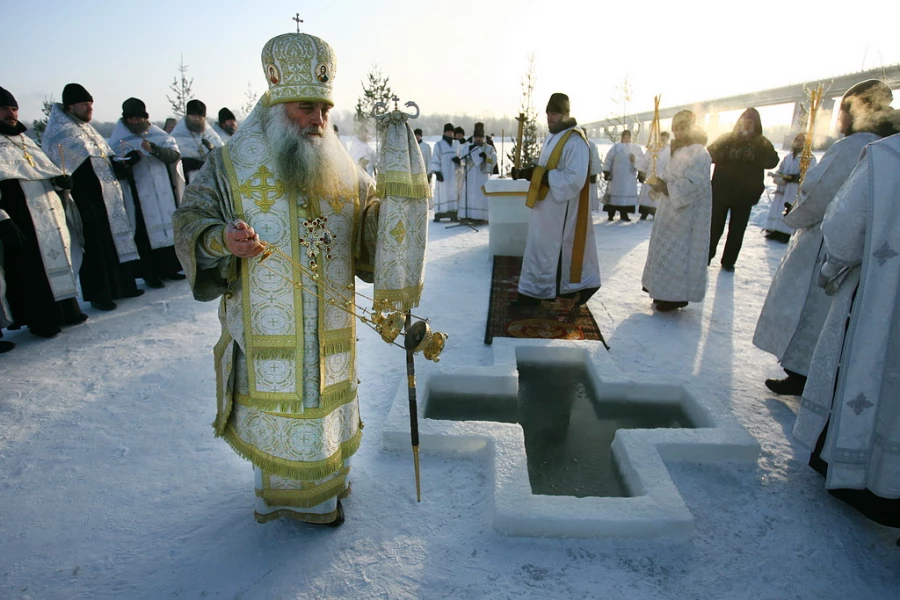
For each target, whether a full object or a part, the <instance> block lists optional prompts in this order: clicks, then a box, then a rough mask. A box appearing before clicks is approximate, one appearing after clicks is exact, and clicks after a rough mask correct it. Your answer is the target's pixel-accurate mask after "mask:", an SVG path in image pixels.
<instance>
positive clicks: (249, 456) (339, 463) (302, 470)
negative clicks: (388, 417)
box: [222, 424, 362, 480]
mask: <svg viewBox="0 0 900 600" xmlns="http://www.w3.org/2000/svg"><path fill="white" fill-rule="evenodd" d="M222 437H224V438H225V441H226V442H228V445H229V446H231V448H232V450H234V451H235V452H237V453H238V455H239V456H240V457H241V458H244V459H245V460H249V461H250V462H251V463H253V464H254V465H256V466H257V467H259V468H260V469H262V470H263V471H266V472H268V473H271V474H272V475H278V476H279V477H284V478H286V479H300V480H311V479H325V478H326V477H328V476H329V475H333V474H334V473H337V472H338V471H339V470H340V469H341V468H342V467H343V466H344V459H346V458H349V457H351V456H353V454H355V453H356V451H357V450H359V444H360V442H361V441H362V429H360V430H358V431H357V432H356V434H355V435H354V436H353V437H352V438H350V439H349V440H347V441H346V442H344V443H342V444H341V446H340V448H339V449H338V451H337V452H335V453H334V454H332V455H331V456H329V457H328V458H326V459H324V460H319V461H315V462H300V461H293V460H288V459H286V458H279V457H277V456H272V455H271V454H266V453H265V452H261V451H259V450H257V449H256V448H255V447H254V446H252V445H250V444H248V443H247V442H245V441H244V440H242V439H241V438H240V437H239V436H238V435H237V433H236V432H235V431H234V427H233V426H232V425H230V424H229V425H228V427H227V428H226V429H225V432H224V433H223V435H222Z"/></svg>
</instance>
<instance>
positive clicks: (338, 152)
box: [264, 104, 347, 198]
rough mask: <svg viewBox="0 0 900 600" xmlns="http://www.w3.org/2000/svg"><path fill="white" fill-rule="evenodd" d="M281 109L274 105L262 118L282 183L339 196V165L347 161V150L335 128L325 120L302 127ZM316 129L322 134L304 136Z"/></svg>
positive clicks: (322, 193)
mask: <svg viewBox="0 0 900 600" xmlns="http://www.w3.org/2000/svg"><path fill="white" fill-rule="evenodd" d="M284 109H285V107H284V105H283V104H276V105H275V106H272V107H271V108H269V110H268V112H267V113H266V114H265V117H264V118H265V130H266V137H267V138H268V141H269V148H270V150H271V151H272V155H273V157H274V158H275V161H276V162H277V164H278V170H279V172H280V173H281V177H282V179H283V180H284V182H285V184H287V186H288V188H289V189H291V190H302V189H305V190H309V191H310V192H311V193H312V194H313V195H315V196H318V197H325V198H333V197H336V196H339V195H341V175H340V174H341V168H340V166H341V164H342V163H343V162H344V161H346V160H347V151H346V150H344V147H343V146H342V145H341V143H340V141H339V140H338V138H337V136H336V135H334V130H333V129H332V128H331V127H330V126H329V125H328V124H327V123H326V126H325V127H323V128H316V127H307V128H303V129H301V128H300V127H298V126H297V124H296V123H294V122H293V121H291V120H290V119H288V118H287V116H286V114H285V110H284ZM316 130H318V131H319V132H320V133H321V135H322V137H315V136H310V135H307V133H309V132H311V131H316Z"/></svg>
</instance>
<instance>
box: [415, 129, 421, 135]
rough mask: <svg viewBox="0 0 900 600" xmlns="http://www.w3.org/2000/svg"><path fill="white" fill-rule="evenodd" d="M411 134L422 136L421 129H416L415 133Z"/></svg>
mask: <svg viewBox="0 0 900 600" xmlns="http://www.w3.org/2000/svg"><path fill="white" fill-rule="evenodd" d="M413 133H414V134H416V135H422V130H421V129H416V130H415V131H413Z"/></svg>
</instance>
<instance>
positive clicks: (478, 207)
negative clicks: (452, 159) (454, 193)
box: [458, 123, 497, 222]
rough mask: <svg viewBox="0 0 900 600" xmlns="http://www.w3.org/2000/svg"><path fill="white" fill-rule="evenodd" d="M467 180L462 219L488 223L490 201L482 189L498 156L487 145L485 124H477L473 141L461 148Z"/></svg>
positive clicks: (461, 208) (461, 202) (460, 213)
mask: <svg viewBox="0 0 900 600" xmlns="http://www.w3.org/2000/svg"><path fill="white" fill-rule="evenodd" d="M459 154H460V157H461V159H462V165H463V169H464V170H465V174H464V177H465V180H464V182H463V190H462V195H461V196H460V202H459V213H458V216H459V218H460V219H467V220H470V221H481V222H487V218H488V204H487V203H488V199H487V195H485V193H484V188H483V187H482V186H483V185H484V183H485V182H486V181H487V180H488V179H490V177H491V173H492V172H493V170H494V165H495V164H497V154H496V152H495V151H494V148H493V147H492V146H489V145H488V144H486V143H485V135H484V123H475V132H474V133H473V134H472V141H471V142H466V143H465V144H463V145H462V146H461V147H460V150H459Z"/></svg>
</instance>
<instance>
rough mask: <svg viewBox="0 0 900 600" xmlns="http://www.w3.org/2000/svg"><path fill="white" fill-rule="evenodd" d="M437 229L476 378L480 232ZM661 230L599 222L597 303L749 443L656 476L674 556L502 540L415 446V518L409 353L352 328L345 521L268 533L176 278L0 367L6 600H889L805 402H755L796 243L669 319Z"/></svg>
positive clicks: (438, 297) (464, 489)
mask: <svg viewBox="0 0 900 600" xmlns="http://www.w3.org/2000/svg"><path fill="white" fill-rule="evenodd" d="M764 201H765V197H764ZM766 209H767V207H766V206H765V205H761V206H760V207H759V208H758V209H757V213H756V216H757V217H759V216H760V215H762V216H763V218H764V211H765V210H766ZM601 217H602V218H601ZM756 220H758V219H755V220H754V222H755V221H756ZM429 227H430V231H429V235H430V240H429V249H428V264H427V274H426V277H427V279H426V288H425V296H424V298H423V302H422V306H421V307H420V308H419V309H418V310H417V311H416V312H417V313H418V314H421V315H427V316H429V317H431V318H432V320H433V325H434V327H435V328H437V329H439V330H441V331H445V332H448V333H450V336H451V337H450V339H449V340H448V346H447V349H446V350H445V352H444V355H443V358H442V362H441V364H442V365H448V366H452V365H476V366H478V365H481V366H486V365H489V364H491V352H492V350H491V347H490V346H485V345H484V344H483V343H482V340H483V334H484V326H485V319H486V313H487V303H488V293H489V287H490V270H491V266H490V263H489V260H488V230H487V228H485V229H482V231H481V232H479V233H475V232H473V231H471V230H470V229H468V228H466V227H461V228H456V229H445V227H444V225H438V224H434V223H430V224H429ZM651 227H652V223H648V222H633V223H621V222H619V221H616V222H613V223H607V222H606V216H605V215H602V214H601V215H599V216H598V215H595V231H596V234H597V244H598V250H599V254H600V264H601V271H602V275H603V278H604V283H603V288H602V289H601V290H600V292H599V293H598V294H597V296H595V297H594V298H593V299H592V301H591V303H590V307H591V310H592V311H593V313H594V315H595V317H596V319H597V321H598V323H599V325H600V327H601V329H602V330H603V333H604V335H605V336H606V339H607V340H608V341H609V343H610V345H611V347H612V350H611V357H612V359H613V361H614V362H615V364H616V366H617V367H618V368H619V369H620V370H621V371H622V372H623V373H627V374H632V375H636V376H639V375H641V374H648V375H649V374H652V375H653V376H654V377H659V376H670V377H671V378H672V380H673V381H675V382H678V381H682V382H689V383H690V385H691V387H692V389H694V390H696V391H697V393H704V394H712V395H715V396H716V397H717V398H718V399H719V400H720V401H721V402H722V403H724V404H725V405H726V406H728V407H729V408H730V410H731V411H732V412H733V414H734V415H735V417H736V418H737V419H738V420H739V421H740V422H741V423H742V424H743V425H744V427H746V428H747V430H748V431H749V432H750V433H751V434H752V435H753V436H755V437H756V439H757V440H758V441H759V443H760V445H761V447H762V452H761V454H760V458H759V460H758V462H757V463H756V464H751V465H747V464H735V463H728V464H707V465H696V464H690V463H685V462H671V461H667V462H666V466H667V467H668V469H669V471H670V473H671V475H672V478H673V479H674V481H675V484H676V485H677V487H678V490H679V492H680V493H681V495H682V497H683V498H684V501H685V503H686V505H687V506H688V508H689V509H690V511H691V513H692V514H693V515H694V519H695V524H694V527H695V529H694V534H693V535H692V537H691V538H690V539H689V540H688V541H687V542H665V541H659V540H624V541H623V540H566V539H533V538H513V537H506V536H503V535H500V534H498V533H496V532H494V531H493V529H492V527H491V526H490V523H489V514H488V505H489V493H490V488H489V485H488V479H489V477H488V471H487V469H488V465H487V460H486V459H485V458H484V457H481V456H477V455H476V456H475V457H465V456H448V455H433V454H428V453H423V454H422V486H423V489H422V502H421V503H416V501H415V486H414V480H413V469H412V456H411V453H410V452H409V451H403V452H398V451H389V450H384V449H383V448H382V444H381V433H382V429H383V426H384V422H385V418H386V415H387V413H388V411H389V409H390V405H391V402H392V401H393V398H394V393H395V390H396V388H397V384H398V381H400V380H401V379H402V378H404V377H405V365H404V356H403V353H402V352H401V351H400V350H399V349H390V348H388V347H386V346H385V345H384V342H382V341H381V339H380V338H379V337H378V336H377V335H376V334H375V333H374V332H371V331H369V330H364V329H362V328H361V329H360V332H359V337H360V344H359V348H358V355H359V364H360V379H361V380H362V387H361V394H360V396H361V399H360V401H361V412H362V417H363V420H364V421H365V423H366V428H365V436H364V439H363V445H362V448H361V449H360V451H359V452H358V454H357V455H356V457H355V459H354V463H353V495H352V496H351V497H350V498H349V499H348V500H346V501H345V509H346V513H347V522H346V523H345V524H344V525H343V526H342V527H340V528H338V529H327V528H316V527H312V526H308V525H305V524H300V523H294V522H289V521H283V520H282V521H276V522H272V523H268V524H265V525H260V524H257V523H256V522H255V521H254V519H253V503H254V495H253V476H252V471H251V468H250V466H249V464H248V463H246V462H244V461H243V460H241V459H240V458H239V457H238V456H237V455H235V454H234V453H233V452H232V451H231V450H230V449H229V448H228V446H227V445H226V444H225V442H223V441H221V440H217V439H215V438H214V437H213V433H212V429H211V427H210V423H211V422H212V420H213V415H214V410H215V408H214V407H215V403H214V379H213V370H212V356H211V348H212V345H213V343H214V341H215V340H216V338H217V336H218V321H217V319H216V304H215V303H199V302H196V301H194V300H193V299H192V298H191V296H190V293H189V291H188V287H187V285H186V284H185V283H184V282H176V283H171V284H167V287H166V288H165V289H164V290H158V291H157V290H149V291H148V293H147V294H145V295H144V296H142V297H140V298H136V299H133V300H126V301H123V302H122V303H121V305H120V308H119V309H118V310H116V311H114V312H111V313H101V312H98V311H95V310H93V309H90V308H88V309H87V311H88V312H89V314H90V315H91V319H90V320H89V321H88V322H87V323H86V324H84V325H81V326H76V327H72V328H68V329H66V330H65V331H64V332H63V334H62V335H60V336H58V337H57V338H55V339H52V340H43V339H38V338H36V337H34V336H32V335H30V334H29V333H27V332H24V331H19V332H11V333H9V334H7V335H6V336H5V337H4V339H7V340H11V341H14V342H16V343H17V344H18V347H17V348H16V349H15V350H13V351H12V352H10V353H7V354H4V355H2V357H0V472H2V477H0V598H4V599H5V598H34V599H44V598H64V599H69V598H86V599H101V598H122V599H139V598H148V599H155V598H171V597H180V598H241V599H255V598H392V599H393V598H522V599H524V598H541V599H545V598H628V599H643V598H647V599H650V598H653V599H657V598H678V599H683V598H704V599H705V598H728V599H742V598H747V599H753V600H761V599H768V598H772V599H784V598H800V599H805V598H816V599H820V598H841V597H852V598H864V599H880V598H897V597H900V569H898V565H900V548H897V546H895V540H896V538H897V536H898V535H900V534H898V531H897V530H892V529H888V528H884V527H880V526H878V525H875V524H873V523H871V522H869V521H867V520H866V519H865V518H864V517H862V516H860V515H859V514H857V513H855V512H854V511H853V510H852V509H850V508H848V507H846V506H844V505H843V504H841V503H840V502H838V501H837V500H834V499H833V498H831V497H830V496H829V495H828V494H827V493H826V492H825V489H824V484H823V480H822V478H821V477H819V475H818V474H816V473H815V472H813V471H812V470H811V469H810V468H809V467H807V465H806V460H807V457H808V453H807V451H806V450H805V449H804V448H802V447H800V446H799V445H798V444H796V442H794V440H793V439H792V437H791V433H790V431H791V427H792V425H793V421H794V414H795V413H796V410H797V399H796V398H793V397H788V398H777V397H774V396H773V395H771V394H770V393H768V391H767V390H766V388H765V386H764V385H763V380H764V379H765V378H767V377H772V376H778V375H779V373H780V369H779V368H778V365H777V363H776V362H775V360H774V358H772V357H771V356H769V355H767V354H765V353H763V352H761V351H759V350H757V349H755V348H754V347H753V345H752V344H751V341H750V340H751V337H752V334H753V329H754V326H755V324H756V318H757V315H758V314H759V309H760V306H761V304H762V301H763V299H764V297H765V293H766V290H767V288H768V285H769V281H770V278H771V276H772V274H773V273H774V271H775V268H776V266H777V264H778V261H779V259H780V258H781V256H782V254H783V253H784V249H785V246H784V245H781V244H777V243H774V242H767V241H766V240H764V239H763V237H762V235H761V234H760V233H759V230H758V228H756V227H754V226H753V225H751V226H750V228H749V229H748V231H747V234H746V237H745V243H744V248H743V250H742V252H741V257H740V259H739V261H738V263H737V269H736V271H735V272H734V273H728V272H725V271H721V270H720V269H719V268H718V263H717V262H716V261H714V262H713V266H712V267H711V268H710V273H709V275H710V278H709V287H708V293H707V297H706V300H705V301H704V302H703V303H702V304H691V305H690V306H688V308H686V309H684V310H681V311H677V312H676V313H674V314H658V313H654V312H653V311H652V309H651V307H650V301H649V299H648V298H647V296H646V294H643V293H642V292H641V285H640V277H641V271H642V269H643V264H644V258H645V256H646V250H647V244H648V240H649V235H650V230H651ZM362 291H367V290H366V288H365V287H364V288H362ZM419 360H422V359H421V358H420V359H419Z"/></svg>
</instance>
